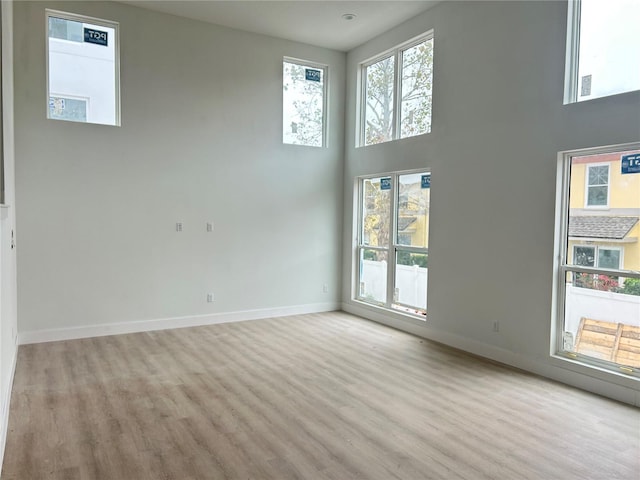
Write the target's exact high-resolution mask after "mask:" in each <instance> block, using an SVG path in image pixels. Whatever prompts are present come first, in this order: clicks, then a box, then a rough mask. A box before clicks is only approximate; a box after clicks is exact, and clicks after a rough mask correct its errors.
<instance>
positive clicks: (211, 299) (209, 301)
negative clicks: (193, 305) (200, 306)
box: [207, 293, 216, 303]
mask: <svg viewBox="0 0 640 480" xmlns="http://www.w3.org/2000/svg"><path fill="white" fill-rule="evenodd" d="M215 298H216V297H215V296H214V295H213V293H207V302H208V303H211V302H213V301H214V300H215Z"/></svg>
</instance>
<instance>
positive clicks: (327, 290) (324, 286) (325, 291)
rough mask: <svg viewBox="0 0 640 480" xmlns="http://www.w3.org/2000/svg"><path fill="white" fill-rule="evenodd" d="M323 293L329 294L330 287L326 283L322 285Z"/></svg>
mask: <svg viewBox="0 0 640 480" xmlns="http://www.w3.org/2000/svg"><path fill="white" fill-rule="evenodd" d="M322 292H323V293H329V285H327V284H326V283H325V284H324V285H322Z"/></svg>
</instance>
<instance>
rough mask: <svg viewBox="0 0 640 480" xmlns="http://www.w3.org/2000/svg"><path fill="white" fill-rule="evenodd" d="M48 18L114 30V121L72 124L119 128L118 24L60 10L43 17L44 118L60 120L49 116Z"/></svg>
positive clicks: (48, 10)
mask: <svg viewBox="0 0 640 480" xmlns="http://www.w3.org/2000/svg"><path fill="white" fill-rule="evenodd" d="M49 17H54V18H62V19H64V20H69V21H72V22H80V23H89V24H92V25H98V26H102V27H107V28H112V29H114V32H115V33H114V35H113V36H114V39H113V42H114V43H113V49H114V56H115V59H114V60H115V61H114V70H115V76H114V77H115V78H114V83H115V121H114V123H113V124H104V123H93V122H74V123H89V124H92V125H104V126H107V127H113V126H115V127H119V126H120V23H118V22H114V21H111V20H103V19H101V18H95V17H88V16H86V15H80V14H77V13H69V12H62V11H60V10H51V9H48V8H47V9H45V16H44V22H45V27H44V32H45V42H46V45H45V57H46V65H45V70H46V71H45V75H46V79H45V80H46V92H47V96H46V112H47V114H46V118H47V119H49V120H60V119H54V118H51V117H50V116H49V98H50V97H51V96H55V95H54V94H53V93H52V92H51V91H50V90H49ZM61 96H65V97H68V98H83V97H78V96H77V95H73V94H66V93H65V94H61ZM89 103H90V102H88V101H87V115H88V114H89Z"/></svg>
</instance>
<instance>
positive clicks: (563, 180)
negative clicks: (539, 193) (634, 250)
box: [550, 142, 640, 378]
mask: <svg viewBox="0 0 640 480" xmlns="http://www.w3.org/2000/svg"><path fill="white" fill-rule="evenodd" d="M637 149H640V142H639V143H628V144H622V145H611V146H605V147H596V148H586V149H580V150H569V151H564V152H560V153H559V154H558V174H557V180H558V182H557V189H556V192H557V199H556V234H555V241H556V261H555V262H554V267H555V268H554V270H555V278H554V293H555V302H554V303H555V305H554V307H555V308H554V314H553V319H552V322H551V323H552V327H551V343H550V354H551V356H552V357H554V358H558V359H562V360H568V361H570V362H572V363H575V362H577V363H578V364H580V365H582V366H584V367H587V368H596V369H599V370H602V371H608V372H611V373H614V372H615V373H618V374H624V375H625V376H630V377H635V378H640V368H630V367H626V366H618V365H616V364H613V363H611V362H607V361H604V360H598V359H595V358H592V357H589V356H586V355H582V354H580V353H576V352H571V351H566V350H564V344H563V343H564V342H563V327H564V315H565V298H566V293H567V292H566V288H567V285H566V278H567V274H568V273H586V274H592V275H607V276H614V277H624V278H637V279H640V271H631V270H624V269H623V268H622V266H624V263H623V258H622V254H621V255H620V265H621V268H619V269H606V268H599V267H597V266H596V267H584V266H579V265H573V264H569V262H568V259H569V257H568V247H569V211H570V207H569V193H570V186H571V159H572V158H575V157H582V156H589V155H600V154H609V153H616V152H625V151H629V150H637ZM588 246H594V245H588ZM607 248H609V247H607ZM614 248H615V247H614ZM597 253H598V252H597V249H596V255H597ZM594 263H596V264H597V263H598V259H597V257H595V259H594Z"/></svg>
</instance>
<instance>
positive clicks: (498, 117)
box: [343, 2, 640, 403]
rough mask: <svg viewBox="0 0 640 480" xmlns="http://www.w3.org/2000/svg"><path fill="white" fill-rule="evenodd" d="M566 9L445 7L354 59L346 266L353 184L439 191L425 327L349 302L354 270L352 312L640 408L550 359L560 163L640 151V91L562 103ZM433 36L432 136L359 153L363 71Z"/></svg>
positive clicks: (634, 388) (632, 396)
mask: <svg viewBox="0 0 640 480" xmlns="http://www.w3.org/2000/svg"><path fill="white" fill-rule="evenodd" d="M566 12H567V4H566V2H445V3H442V4H440V5H438V6H436V7H434V8H433V9H431V10H428V11H427V12H426V13H424V14H422V15H420V16H418V17H415V18H413V19H412V20H410V21H408V22H406V23H405V24H403V25H401V26H400V27H398V28H395V29H393V30H391V31H389V32H387V33H386V34H384V35H382V36H380V37H378V38H376V39H375V40H373V41H371V42H369V43H367V44H366V45H363V46H361V47H359V48H357V49H355V50H353V51H351V52H349V54H348V57H347V72H348V76H347V86H348V88H347V102H346V104H347V117H346V128H347V130H346V137H345V138H346V168H345V199H346V200H347V201H346V202H345V223H344V226H345V237H344V250H343V256H344V258H345V259H350V258H352V252H353V245H354V242H355V237H354V232H353V227H352V225H353V213H354V210H353V201H352V199H353V191H354V179H355V177H356V176H358V175H365V174H373V173H382V172H389V171H397V170H406V169H413V168H420V167H430V168H432V189H431V220H430V221H431V229H430V242H429V243H430V244H429V247H430V256H429V292H428V321H427V323H426V325H425V324H424V323H420V322H419V321H416V322H412V321H407V320H404V319H403V318H402V317H401V316H399V315H393V314H384V315H381V314H380V313H379V312H376V311H375V310H372V309H366V308H361V306H360V305H358V304H357V303H356V302H353V301H352V300H351V298H352V290H351V289H352V285H353V276H354V266H353V263H352V262H349V261H345V262H344V266H343V278H344V283H343V298H344V299H345V303H344V308H345V309H348V310H349V311H354V312H357V313H360V314H363V315H366V316H368V317H370V318H375V319H377V320H380V321H384V322H387V323H390V324H392V325H395V326H399V327H401V328H404V329H407V330H411V331H414V332H416V333H419V334H421V335H424V336H427V337H431V338H434V339H436V340H439V341H443V342H445V343H449V344H451V345H454V346H457V347H460V348H464V349H467V350H470V351H473V352H476V353H479V354H482V355H486V356H490V357H493V358H496V359H498V360H501V361H506V362H508V363H512V364H514V365H517V366H521V367H524V368H527V369H529V370H533V371H536V372H538V373H542V374H545V375H549V376H552V377H554V378H558V379H561V380H564V381H568V382H570V383H573V384H577V385H580V386H583V387H585V388H589V389H592V390H594V391H598V392H600V393H604V394H607V395H610V396H614V397H617V398H621V399H624V400H625V401H629V402H631V403H640V394H639V393H638V391H639V389H638V382H637V381H633V380H630V379H628V378H622V377H620V376H616V375H612V374H602V373H601V372H595V371H593V370H590V369H589V370H588V369H584V368H580V367H577V366H573V365H567V364H566V362H559V361H556V360H554V359H551V358H550V357H549V351H550V331H551V321H552V320H551V319H552V304H553V298H552V296H553V286H552V283H553V280H554V229H555V225H556V223H555V198H556V168H557V154H558V152H559V151H561V150H566V149H576V148H584V147H592V146H598V145H609V144H616V143H625V142H632V141H638V140H640V93H639V92H634V93H628V94H622V95H617V96H613V97H609V98H602V99H598V100H592V101H588V102H583V103H580V104H573V105H566V106H565V105H563V84H564V67H565V35H566V33H565V32H566ZM431 28H433V29H434V30H435V45H434V87H433V91H434V97H433V131H432V133H430V134H427V135H424V136H420V137H414V138H410V139H405V140H402V141H397V142H391V143H386V144H381V145H376V146H371V147H365V148H356V147H355V138H356V130H355V122H356V102H357V95H356V83H357V82H356V72H357V68H358V64H359V63H360V62H362V61H364V60H367V59H369V58H370V57H372V56H375V55H376V54H377V53H379V52H382V51H385V50H387V49H389V48H391V47H393V46H395V45H397V44H399V43H401V42H403V41H406V40H407V39H410V38H412V37H414V36H416V35H419V34H421V33H423V32H425V31H427V30H429V29H431ZM494 321H498V322H499V323H500V332H499V333H493V332H492V324H493V322H494ZM569 372H571V373H569ZM594 377H596V380H595V381H593V378H594ZM594 382H595V383H594Z"/></svg>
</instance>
